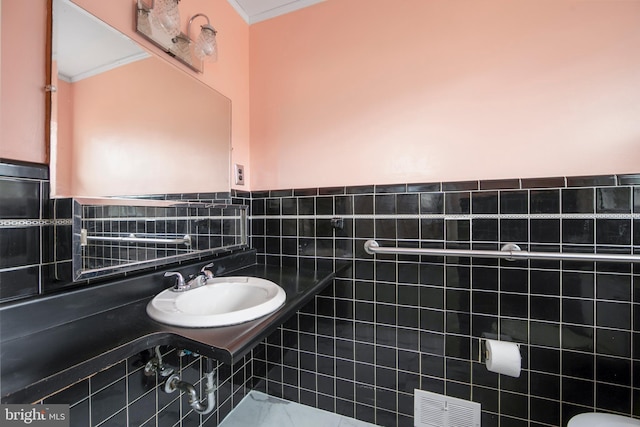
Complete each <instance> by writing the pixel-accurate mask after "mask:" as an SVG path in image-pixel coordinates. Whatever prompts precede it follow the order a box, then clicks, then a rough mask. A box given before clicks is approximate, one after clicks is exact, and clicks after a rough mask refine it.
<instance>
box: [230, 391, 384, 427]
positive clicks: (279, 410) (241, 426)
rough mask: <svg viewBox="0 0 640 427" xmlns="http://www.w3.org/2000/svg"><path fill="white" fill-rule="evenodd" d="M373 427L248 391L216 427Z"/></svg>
mask: <svg viewBox="0 0 640 427" xmlns="http://www.w3.org/2000/svg"><path fill="white" fill-rule="evenodd" d="M246 426H260V427H300V426H305V427H374V425H373V424H370V423H366V422H364V421H358V420H355V419H353V418H348V417H345V416H342V415H338V414H334V413H331V412H327V411H324V410H322V409H316V408H312V407H310V406H305V405H301V404H299V403H295V402H289V401H288V400H284V399H280V398H277V397H272V396H269V395H267V394H264V393H262V392H259V391H255V390H253V391H251V392H249V394H247V395H246V396H245V398H244V399H242V402H240V404H239V405H238V406H236V407H235V408H234V409H233V411H231V413H230V414H229V415H228V416H227V417H226V418H225V419H224V420H223V421H222V423H220V427H246Z"/></svg>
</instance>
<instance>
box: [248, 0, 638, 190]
mask: <svg viewBox="0 0 640 427" xmlns="http://www.w3.org/2000/svg"><path fill="white" fill-rule="evenodd" d="M638 22H640V2H622V1H619V2H612V1H606V0H594V1H579V0H518V1H513V0H457V1H446V0H438V1H425V0H403V1H400V2H397V1H394V2H391V1H388V0H349V1H342V0H327V1H325V2H323V3H319V4H317V5H315V6H312V7H310V8H307V9H303V10H300V11H297V12H295V13H292V14H289V15H285V16H281V17H278V18H275V19H272V20H268V21H264V22H262V23H258V24H255V25H253V26H251V29H250V31H251V43H250V55H251V80H250V81H251V167H250V169H251V170H252V171H253V177H252V181H251V187H252V189H255V190H258V189H274V188H291V187H294V188H300V187H310V186H313V187H315V186H332V185H356V184H373V183H401V182H429V181H440V180H465V179H480V178H484V179H490V178H506V177H533V176H555V175H586V174H605V173H632V172H638V171H640V120H639V118H640V78H639V77H638V76H640V54H638V52H640V26H639V25H638Z"/></svg>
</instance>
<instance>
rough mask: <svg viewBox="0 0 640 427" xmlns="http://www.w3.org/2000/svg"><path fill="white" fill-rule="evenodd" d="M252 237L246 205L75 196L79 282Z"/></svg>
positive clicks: (237, 245)
mask: <svg viewBox="0 0 640 427" xmlns="http://www.w3.org/2000/svg"><path fill="white" fill-rule="evenodd" d="M247 241H248V239H247V206H245V205H234V204H226V203H217V202H216V203H202V202H189V201H181V200H174V201H168V200H145V199H118V198H76V199H74V200H73V280H76V281H77V280H80V279H89V278H93V277H98V276H100V277H102V276H105V275H110V274H117V273H123V272H126V271H132V270H138V269H141V268H149V267H153V266H156V265H163V264H169V263H173V262H178V261H184V260H188V259H194V258H201V257H204V256H210V255H213V254H216V253H220V252H229V251H232V250H237V249H243V248H246V247H248V245H247Z"/></svg>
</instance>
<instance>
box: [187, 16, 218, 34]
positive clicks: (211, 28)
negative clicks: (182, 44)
mask: <svg viewBox="0 0 640 427" xmlns="http://www.w3.org/2000/svg"><path fill="white" fill-rule="evenodd" d="M199 16H202V17H203V18H204V19H206V20H207V23H206V24H205V25H203V26H202V28H203V29H207V30H211V31H213V34H214V35H215V34H218V32H217V31H216V29H215V28H213V27H212V26H211V22H210V21H209V17H208V16H207V15H205V14H204V13H196V14H195V15H193V16H192V17H191V19H189V23H188V24H187V37H188V38H189V40H193V39H192V38H191V24H192V23H193V20H194V19H196V18H197V17H199Z"/></svg>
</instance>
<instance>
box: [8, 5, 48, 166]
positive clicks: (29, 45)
mask: <svg viewBox="0 0 640 427" xmlns="http://www.w3.org/2000/svg"><path fill="white" fill-rule="evenodd" d="M1 1H2V4H1V7H2V15H1V19H2V22H1V25H0V31H1V32H2V35H1V36H0V41H1V46H0V54H1V55H2V59H1V60H0V64H2V69H1V70H0V93H1V94H2V97H1V98H0V158H5V159H13V160H22V161H26V162H34V163H45V162H46V161H47V149H46V142H45V132H44V131H45V92H44V86H45V84H46V74H45V68H46V66H45V65H46V64H45V46H46V43H45V42H46V34H45V29H46V27H47V9H46V7H45V6H46V1H44V0H29V1H24V0H1ZM37 5H41V7H34V6H37ZM27 29H28V30H27Z"/></svg>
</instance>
